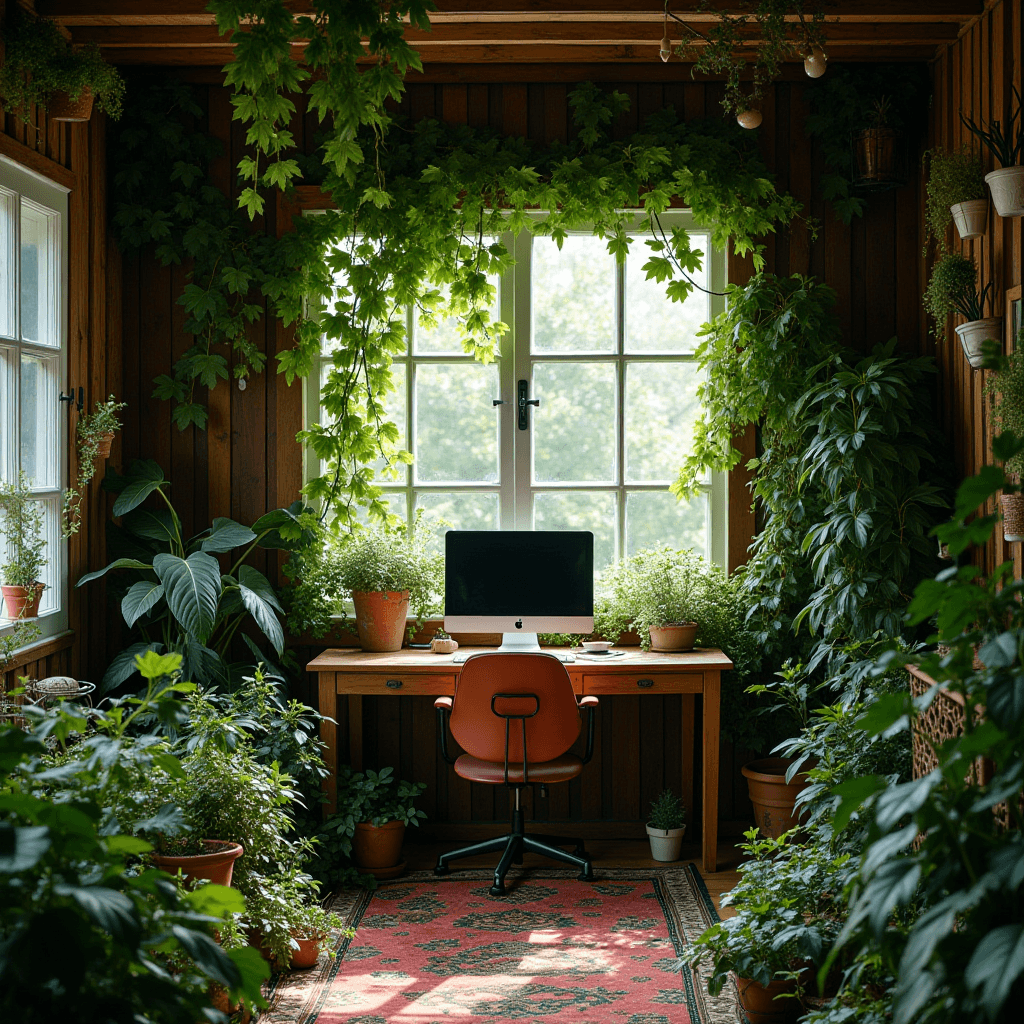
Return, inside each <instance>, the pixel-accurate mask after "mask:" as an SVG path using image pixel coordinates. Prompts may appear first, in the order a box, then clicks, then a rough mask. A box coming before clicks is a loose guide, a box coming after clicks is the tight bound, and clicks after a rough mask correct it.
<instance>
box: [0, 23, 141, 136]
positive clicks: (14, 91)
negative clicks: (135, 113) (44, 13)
mask: <svg viewBox="0 0 1024 1024" xmlns="http://www.w3.org/2000/svg"><path fill="white" fill-rule="evenodd" d="M7 11H8V14H7V18H6V21H5V24H4V26H3V32H4V42H5V45H6V55H5V60H4V63H3V65H0V102H2V105H3V109H5V110H8V111H10V112H11V113H13V114H15V115H16V116H18V117H20V118H21V120H22V121H24V122H25V123H26V124H29V123H31V118H30V111H29V106H30V105H31V104H33V103H35V104H37V105H39V106H42V107H44V108H45V107H46V106H47V104H48V103H49V101H50V97H51V96H52V95H53V94H54V93H57V92H66V93H67V94H68V96H69V97H70V98H71V99H72V100H76V99H78V97H79V96H81V95H82V93H83V92H84V91H86V90H90V91H91V92H92V95H93V97H94V98H95V102H96V107H97V109H98V110H101V111H103V112H104V113H105V114H107V116H108V117H112V118H114V119H117V118H118V117H120V116H121V105H122V101H123V98H124V81H123V79H122V78H121V76H120V75H119V74H118V71H117V68H115V67H114V66H113V65H111V64H108V63H107V62H106V61H105V60H104V59H103V57H102V56H101V55H100V51H99V48H98V47H96V46H95V45H90V46H84V47H78V48H76V47H72V45H71V44H70V43H69V42H68V41H67V40H66V39H65V38H64V36H62V35H61V33H60V29H59V28H58V27H57V26H56V24H54V22H52V21H49V20H48V19H46V18H36V17H34V16H33V15H31V14H29V13H28V12H27V11H25V10H24V9H23V8H21V7H19V6H18V5H17V4H14V3H10V4H8V5H7Z"/></svg>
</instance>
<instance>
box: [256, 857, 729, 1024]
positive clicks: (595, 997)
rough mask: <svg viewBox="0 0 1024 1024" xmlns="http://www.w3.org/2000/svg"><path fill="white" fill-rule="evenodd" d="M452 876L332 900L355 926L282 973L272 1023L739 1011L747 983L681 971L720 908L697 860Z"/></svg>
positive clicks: (614, 1017) (663, 1022) (674, 1016)
mask: <svg viewBox="0 0 1024 1024" xmlns="http://www.w3.org/2000/svg"><path fill="white" fill-rule="evenodd" d="M599 874H600V877H599V878H597V879H596V880H595V881H593V882H580V881H577V880H576V876H575V873H574V872H573V871H562V870H559V869H551V870H544V869H537V868H533V869H529V870H526V871H521V872H519V873H518V874H517V875H513V874H512V873H510V875H509V878H508V882H509V883H510V884H509V889H510V893H509V895H508V896H506V897H504V898H501V899H496V898H495V897H492V896H491V895H490V894H489V892H488V888H489V886H490V884H491V872H489V871H480V870H463V871H458V872H456V873H453V874H452V875H449V876H447V877H445V878H436V877H434V875H433V874H432V873H431V872H428V871H419V872H413V873H410V874H408V875H405V876H404V877H402V878H399V879H396V880H394V881H391V882H383V883H381V885H380V886H379V887H378V888H377V889H376V890H375V891H374V892H372V893H367V892H361V891H359V892H344V893H340V894H338V895H337V896H335V897H334V898H333V902H332V904H331V908H330V909H332V910H334V911H335V912H337V913H338V914H340V915H341V917H342V919H343V920H344V921H345V922H346V924H348V925H350V926H352V927H354V928H355V929H356V933H355V937H354V938H352V939H347V938H344V937H343V936H342V935H340V934H339V935H338V936H336V937H335V943H334V948H333V949H332V950H331V951H330V952H328V953H324V954H322V955H321V957H320V961H319V963H318V964H317V966H316V967H315V968H313V969H312V970H310V971H300V972H294V973H292V974H287V975H280V976H278V977H277V978H276V979H274V982H273V983H272V986H271V988H270V990H269V991H268V998H269V1000H270V1007H269V1009H268V1010H266V1011H264V1012H263V1014H261V1015H260V1022H261V1024H314V1022H315V1024H443V1022H444V1024H454V1022H455V1021H458V1022H459V1024H503V1022H508V1021H515V1022H517V1024H554V1022H555V1021H556V1018H558V1016H559V1015H560V1014H564V1015H565V1016H566V1017H567V1018H568V1019H570V1020H571V1021H572V1022H573V1024H734V1022H735V1021H736V1020H737V1016H736V1002H735V992H734V991H731V992H730V991H729V990H727V991H726V992H725V993H723V996H722V997H720V998H718V999H712V998H711V997H709V996H708V994H707V989H706V988H705V987H704V985H703V979H701V978H699V977H695V976H693V975H691V973H690V971H688V970H684V971H680V969H679V965H678V954H679V953H680V952H681V951H682V949H683V947H684V946H686V945H687V944H689V943H690V942H692V941H693V939H694V938H696V936H698V935H699V934H700V933H701V932H702V931H703V930H704V929H705V928H707V927H708V926H709V925H710V924H711V923H712V922H714V921H717V920H718V917H717V914H716V913H715V909H714V905H713V904H712V902H711V899H710V897H709V896H708V891H707V889H706V888H705V886H704V882H703V880H702V879H701V877H700V874H699V873H698V872H697V870H696V868H694V867H693V866H692V865H687V866H686V867H684V868H674V869H654V870H635V869H605V870H602V871H600V872H599Z"/></svg>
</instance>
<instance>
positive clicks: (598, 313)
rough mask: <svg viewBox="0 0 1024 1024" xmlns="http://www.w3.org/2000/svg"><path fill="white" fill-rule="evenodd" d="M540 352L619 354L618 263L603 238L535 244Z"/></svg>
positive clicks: (536, 343) (573, 237) (535, 330)
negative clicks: (559, 244) (616, 313)
mask: <svg viewBox="0 0 1024 1024" xmlns="http://www.w3.org/2000/svg"><path fill="white" fill-rule="evenodd" d="M532 254H533V255H532V257H531V262H532V266H531V277H532V284H531V295H532V299H531V303H532V307H533V351H534V352H615V351H617V350H618V346H617V344H616V335H617V333H618V331H617V326H616V317H615V258H614V257H613V256H611V255H610V254H609V253H608V243H607V242H606V241H604V240H603V239H601V238H591V237H586V236H581V235H570V236H569V237H568V238H567V239H566V240H565V241H564V243H563V244H562V248H561V251H559V249H558V246H557V245H556V244H555V243H554V241H553V240H552V239H550V238H544V237H537V238H534V239H533V248H532Z"/></svg>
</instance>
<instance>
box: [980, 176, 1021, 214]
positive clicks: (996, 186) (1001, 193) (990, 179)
mask: <svg viewBox="0 0 1024 1024" xmlns="http://www.w3.org/2000/svg"><path fill="white" fill-rule="evenodd" d="M985 182H986V183H987V185H988V187H989V191H990V192H991V193H992V202H993V203H994V204H995V208H996V213H998V214H999V216H1000V217H1024V167H1000V168H999V169H998V170H995V171H990V172H989V173H988V174H986V175H985Z"/></svg>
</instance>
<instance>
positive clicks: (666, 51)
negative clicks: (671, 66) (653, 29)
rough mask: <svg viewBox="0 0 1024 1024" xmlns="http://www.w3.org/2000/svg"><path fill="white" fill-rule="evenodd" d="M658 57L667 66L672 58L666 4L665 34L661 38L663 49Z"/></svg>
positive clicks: (666, 7) (666, 5)
mask: <svg viewBox="0 0 1024 1024" xmlns="http://www.w3.org/2000/svg"><path fill="white" fill-rule="evenodd" d="M658 56H659V57H660V58H661V59H662V62H663V63H665V64H667V63H668V59H669V57H671V56H672V40H671V39H669V37H668V4H667V3H666V4H665V34H664V35H663V36H662V37H661V49H660V50H658Z"/></svg>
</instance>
